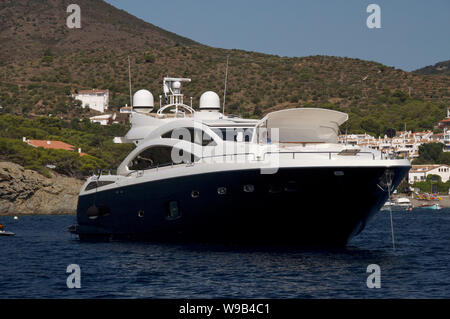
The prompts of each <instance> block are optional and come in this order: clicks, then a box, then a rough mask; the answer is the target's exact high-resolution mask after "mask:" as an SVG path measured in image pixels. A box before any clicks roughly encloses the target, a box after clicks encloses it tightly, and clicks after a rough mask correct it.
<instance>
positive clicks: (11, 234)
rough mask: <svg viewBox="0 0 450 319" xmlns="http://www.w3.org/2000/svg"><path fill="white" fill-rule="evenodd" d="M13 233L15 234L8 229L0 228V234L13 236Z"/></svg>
mask: <svg viewBox="0 0 450 319" xmlns="http://www.w3.org/2000/svg"><path fill="white" fill-rule="evenodd" d="M14 235H15V234H14V233H12V232H10V231H6V230H0V236H14Z"/></svg>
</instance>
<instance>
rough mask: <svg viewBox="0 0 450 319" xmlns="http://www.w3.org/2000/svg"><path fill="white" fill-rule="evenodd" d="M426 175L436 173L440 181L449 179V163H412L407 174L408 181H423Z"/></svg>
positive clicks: (411, 182)
mask: <svg viewBox="0 0 450 319" xmlns="http://www.w3.org/2000/svg"><path fill="white" fill-rule="evenodd" d="M428 175H438V176H440V177H441V179H442V182H444V183H445V182H447V181H448V180H449V179H450V166H449V165H413V166H412V168H411V170H410V171H409V174H408V182H409V183H410V184H413V183H414V182H420V181H425V180H426V179H427V176H428Z"/></svg>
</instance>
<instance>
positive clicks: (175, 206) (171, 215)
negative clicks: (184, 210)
mask: <svg viewBox="0 0 450 319" xmlns="http://www.w3.org/2000/svg"><path fill="white" fill-rule="evenodd" d="M168 208H169V209H168V212H167V215H166V219H167V220H174V219H178V218H180V217H181V213H180V207H179V203H178V201H171V202H169V207H168Z"/></svg>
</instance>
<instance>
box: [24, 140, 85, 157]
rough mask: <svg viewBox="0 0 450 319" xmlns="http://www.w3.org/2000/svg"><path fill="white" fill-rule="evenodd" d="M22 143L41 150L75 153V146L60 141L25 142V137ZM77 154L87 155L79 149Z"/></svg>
mask: <svg viewBox="0 0 450 319" xmlns="http://www.w3.org/2000/svg"><path fill="white" fill-rule="evenodd" d="M23 141H24V142H25V143H27V144H28V145H30V146H32V147H42V148H46V149H54V150H65V151H71V152H75V146H73V145H70V144H67V143H64V142H61V141H50V140H27V138H26V137H23ZM78 154H80V156H84V155H87V154H86V153H82V152H81V148H79V149H78Z"/></svg>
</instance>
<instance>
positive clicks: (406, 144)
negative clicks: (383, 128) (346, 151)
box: [339, 131, 450, 158]
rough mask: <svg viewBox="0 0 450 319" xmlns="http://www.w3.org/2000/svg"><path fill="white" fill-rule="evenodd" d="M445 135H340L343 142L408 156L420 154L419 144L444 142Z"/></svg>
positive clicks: (404, 132) (399, 133) (424, 133)
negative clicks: (390, 136)
mask: <svg viewBox="0 0 450 319" xmlns="http://www.w3.org/2000/svg"><path fill="white" fill-rule="evenodd" d="M443 137H444V135H436V134H433V132H432V131H425V132H417V133H413V132H411V131H402V132H397V133H396V136H394V137H393V138H389V137H387V136H386V135H385V136H384V137H381V136H380V137H378V138H375V137H374V136H371V135H368V134H350V135H341V136H339V142H340V143H343V144H350V145H358V146H361V147H369V148H372V149H376V150H378V151H380V152H383V153H384V154H395V155H397V156H403V157H406V158H415V157H418V156H419V146H420V145H422V144H426V143H442V140H443ZM449 139H450V133H449Z"/></svg>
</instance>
